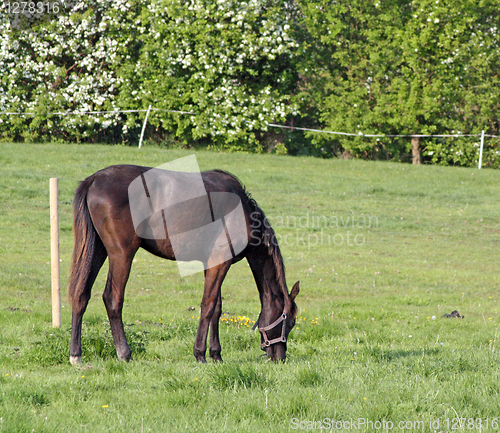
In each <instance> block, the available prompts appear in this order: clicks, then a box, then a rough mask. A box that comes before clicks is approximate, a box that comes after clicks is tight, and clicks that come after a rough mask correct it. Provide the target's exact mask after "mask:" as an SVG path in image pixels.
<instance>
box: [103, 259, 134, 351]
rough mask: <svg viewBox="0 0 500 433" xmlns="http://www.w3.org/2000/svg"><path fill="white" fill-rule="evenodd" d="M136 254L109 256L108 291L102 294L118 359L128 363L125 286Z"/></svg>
mask: <svg viewBox="0 0 500 433" xmlns="http://www.w3.org/2000/svg"><path fill="white" fill-rule="evenodd" d="M133 257H134V254H128V255H126V256H123V255H121V254H115V255H113V256H111V255H110V256H109V273H108V279H107V281H106V289H105V290H104V293H103V294H102V299H103V301H104V305H105V306H106V311H107V312H108V318H109V324H110V326H111V333H112V335H113V340H114V342H115V348H116V354H117V356H118V359H120V360H122V361H128V360H130V357H131V352H130V348H129V346H128V343H127V338H126V337H125V331H124V329H123V321H122V310H123V300H124V296H125V285H126V284H127V280H128V277H129V274H130V267H131V265H132V259H133Z"/></svg>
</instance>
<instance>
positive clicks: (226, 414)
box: [0, 144, 500, 433]
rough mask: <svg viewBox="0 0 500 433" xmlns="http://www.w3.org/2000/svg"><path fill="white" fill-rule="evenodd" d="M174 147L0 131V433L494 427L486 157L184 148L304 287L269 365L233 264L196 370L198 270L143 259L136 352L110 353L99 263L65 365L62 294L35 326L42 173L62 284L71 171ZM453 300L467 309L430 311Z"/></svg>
mask: <svg viewBox="0 0 500 433" xmlns="http://www.w3.org/2000/svg"><path fill="white" fill-rule="evenodd" d="M190 153H191V152H189V151H183V150H172V151H170V150H164V149H158V148H152V147H146V148H143V149H137V148H130V147H119V146H98V145H94V146H92V145H25V144H0V293H1V298H0V432H9V433H10V432H31V431H35V432H55V431H61V432H89V431H92V432H94V431H95V432H113V431H119V432H166V431H168V432H174V431H189V432H194V431H200V432H201V431H206V432H226V431H227V432H229V431H242V432H260V431H266V432H267V431H269V432H282V431H296V430H299V431H302V430H301V429H300V428H298V427H304V429H306V430H312V427H316V428H317V427H319V424H318V423H316V424H313V422H315V421H320V420H323V421H325V423H324V424H323V426H324V427H325V426H326V427H328V425H331V422H332V421H346V422H347V421H349V422H351V421H352V420H355V421H356V422H357V421H358V419H364V420H368V421H370V422H373V423H375V422H376V421H380V422H382V421H384V422H388V421H390V422H392V423H393V424H394V429H393V430H397V425H398V422H400V421H404V422H406V421H407V422H409V423H412V422H413V423H417V422H423V423H424V424H423V425H424V428H418V429H417V428H415V429H406V430H404V431H417V430H418V431H426V432H427V431H455V429H452V426H453V423H454V422H455V421H453V419H454V418H457V417H462V418H466V419H467V422H468V421H469V419H472V418H474V419H477V418H482V420H483V425H482V429H481V431H497V430H498V426H497V428H494V427H492V422H494V420H495V419H496V418H497V417H500V412H499V410H498V408H499V407H500V396H499V392H500V377H499V376H500V373H499V368H498V365H499V361H500V359H499V355H498V344H499V343H500V341H499V337H500V334H499V330H498V329H499V323H500V322H499V310H500V308H499V304H498V298H499V293H500V287H499V275H500V273H499V272H498V263H499V262H500V253H499V246H500V232H499V230H500V224H499V217H498V215H500V203H499V200H498V197H500V182H499V180H500V173H499V172H498V171H492V170H480V171H478V170H475V169H463V168H451V167H435V166H419V167H413V166H408V165H402V164H395V163H388V162H367V161H359V160H350V161H346V160H319V159H313V158H299V157H297V158H292V157H285V156H275V155H247V154H226V153H216V152H196V155H197V158H198V162H199V165H200V167H201V168H202V169H210V168H221V169H225V170H229V171H231V172H232V173H234V174H236V175H237V176H238V177H239V178H240V179H241V180H242V182H243V183H244V184H245V185H246V187H247V189H248V190H249V191H250V192H251V193H252V195H253V197H254V198H255V199H256V200H257V201H258V203H259V204H260V205H261V207H262V208H263V209H264V210H265V211H266V213H267V214H268V216H269V218H270V220H271V221H272V222H273V224H274V227H275V230H276V232H277V234H278V236H279V238H280V239H281V249H282V254H283V257H284V258H285V263H286V269H287V280H288V284H289V287H291V286H292V284H293V283H294V282H295V281H296V280H300V281H301V292H300V294H299V296H298V298H297V303H298V305H299V308H300V312H299V318H298V324H297V326H296V327H295V328H294V330H293V331H292V333H291V334H290V337H291V340H290V343H289V348H288V360H287V362H286V364H284V365H281V364H273V363H269V362H267V361H266V360H265V358H263V357H261V354H262V353H263V352H261V350H260V349H259V336H258V333H257V332H256V331H255V332H252V331H251V325H252V324H253V321H254V320H256V318H257V316H258V313H259V302H258V294H257V289H256V287H255V284H254V282H253V280H252V276H251V273H250V270H249V268H248V265H247V264H246V262H240V263H239V264H237V265H235V266H233V267H232V268H231V270H230V273H229V275H228V277H227V279H226V281H225V283H224V285H223V297H224V301H223V311H224V312H225V315H224V320H223V321H222V323H221V344H222V350H223V353H222V356H223V358H224V360H225V362H224V364H222V365H214V364H211V363H208V364H207V365H199V364H197V363H196V362H195V361H194V357H193V356H192V346H193V343H194V336H195V333H196V327H197V321H198V306H199V303H200V301H201V295H202V284H203V280H202V276H201V275H198V274H197V275H193V276H191V277H187V278H181V277H180V276H179V274H178V273H177V267H176V265H175V263H172V262H166V261H163V260H160V259H158V258H156V257H153V256H151V255H149V254H147V253H145V252H140V253H139V254H138V255H137V256H136V260H135V263H134V266H133V270H132V276H131V279H130V281H129V284H128V286H127V292H126V299H125V304H126V305H125V308H124V322H125V327H126V333H127V336H128V338H129V343H130V346H131V349H132V352H133V358H134V359H133V361H132V362H130V363H121V362H119V361H118V360H117V359H116V355H115V352H114V346H113V342H112V338H111V333H110V330H109V324H108V322H107V317H106V313H105V309H104V306H103V303H102V300H101V297H100V295H101V294H102V290H103V287H104V282H105V277H106V272H105V268H103V271H102V272H101V274H100V276H99V277H98V280H97V282H96V284H95V286H94V290H93V298H92V299H91V301H90V303H89V307H88V310H87V312H86V314H85V316H84V327H83V352H84V353H83V361H84V367H82V368H75V367H72V366H71V365H70V364H69V361H68V352H69V338H70V330H69V326H70V316H71V311H70V308H69V306H68V304H67V301H66V297H65V293H63V313H62V321H63V326H62V328H61V329H53V328H52V326H51V306H50V263H49V262H50V251H49V246H50V227H49V200H48V195H49V188H48V185H49V178H50V177H58V178H59V188H60V195H59V201H60V228H61V239H60V245H61V267H62V269H61V277H62V287H63V291H64V292H65V289H66V287H67V276H68V273H69V264H70V257H71V250H72V232H71V230H72V211H71V201H72V196H73V192H74V190H75V188H76V186H77V184H78V181H79V180H82V179H83V178H85V177H86V176H88V175H90V174H92V173H93V172H95V171H97V170H99V169H101V168H103V167H106V166H108V165H111V164H116V163H134V164H140V165H149V166H157V165H160V164H162V163H164V162H167V161H169V160H172V159H175V158H178V157H181V156H186V155H188V154H190ZM105 267H106V265H105ZM191 307H195V309H194V311H193V310H192V309H191ZM452 310H459V311H460V313H461V314H463V315H464V316H465V319H463V320H458V319H443V318H441V316H442V315H443V314H444V313H450V312H451V311H452ZM433 316H435V317H436V319H435V320H433V318H432V317H433ZM247 318H248V319H250V320H248V321H247V320H246V319H247ZM447 420H448V421H447ZM486 420H488V423H489V424H488V429H486V428H485V426H486V422H487V421H486ZM300 422H302V424H299V423H300ZM308 422H309V424H307V423H308ZM328 422H330V424H328ZM447 422H448V424H447ZM432 423H434V424H432ZM436 423H439V426H438V425H437V424H436ZM415 425H417V424H415ZM494 425H495V424H494ZM457 426H458V427H459V426H460V424H457V423H455V427H457ZM462 426H463V427H464V428H462V429H461V430H462V431H471V429H470V428H469V429H468V428H467V424H462ZM295 427H297V428H295ZM418 427H421V426H418ZM474 429H475V430H477V431H479V430H480V429H479V428H478V422H477V421H476V424H475V428H474ZM343 430H348V429H347V428H344V429H343ZM351 430H352V429H351ZM459 430H460V429H459ZM357 431H380V429H376V428H375V426H374V425H368V426H366V425H363V424H359V425H357ZM385 431H387V429H386V430H385Z"/></svg>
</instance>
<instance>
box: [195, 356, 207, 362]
mask: <svg viewBox="0 0 500 433" xmlns="http://www.w3.org/2000/svg"><path fill="white" fill-rule="evenodd" d="M196 360H197V361H198V362H199V363H200V364H206V363H207V360H206V359H205V357H204V356H196Z"/></svg>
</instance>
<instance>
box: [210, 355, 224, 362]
mask: <svg viewBox="0 0 500 433" xmlns="http://www.w3.org/2000/svg"><path fill="white" fill-rule="evenodd" d="M211 357H212V360H213V361H214V362H222V357H221V356H220V355H212V356H211Z"/></svg>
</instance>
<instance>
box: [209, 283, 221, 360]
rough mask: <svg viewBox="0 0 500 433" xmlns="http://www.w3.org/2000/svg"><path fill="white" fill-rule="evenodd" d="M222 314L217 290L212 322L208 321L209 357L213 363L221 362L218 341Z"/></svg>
mask: <svg viewBox="0 0 500 433" xmlns="http://www.w3.org/2000/svg"><path fill="white" fill-rule="evenodd" d="M221 314H222V296H221V292H220V290H219V296H218V297H217V304H216V305H215V310H214V314H213V316H212V320H211V321H210V346H209V353H210V357H211V358H212V359H213V360H214V361H215V362H222V357H221V355H220V353H221V347H220V341H219V319H220V316H221Z"/></svg>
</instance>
